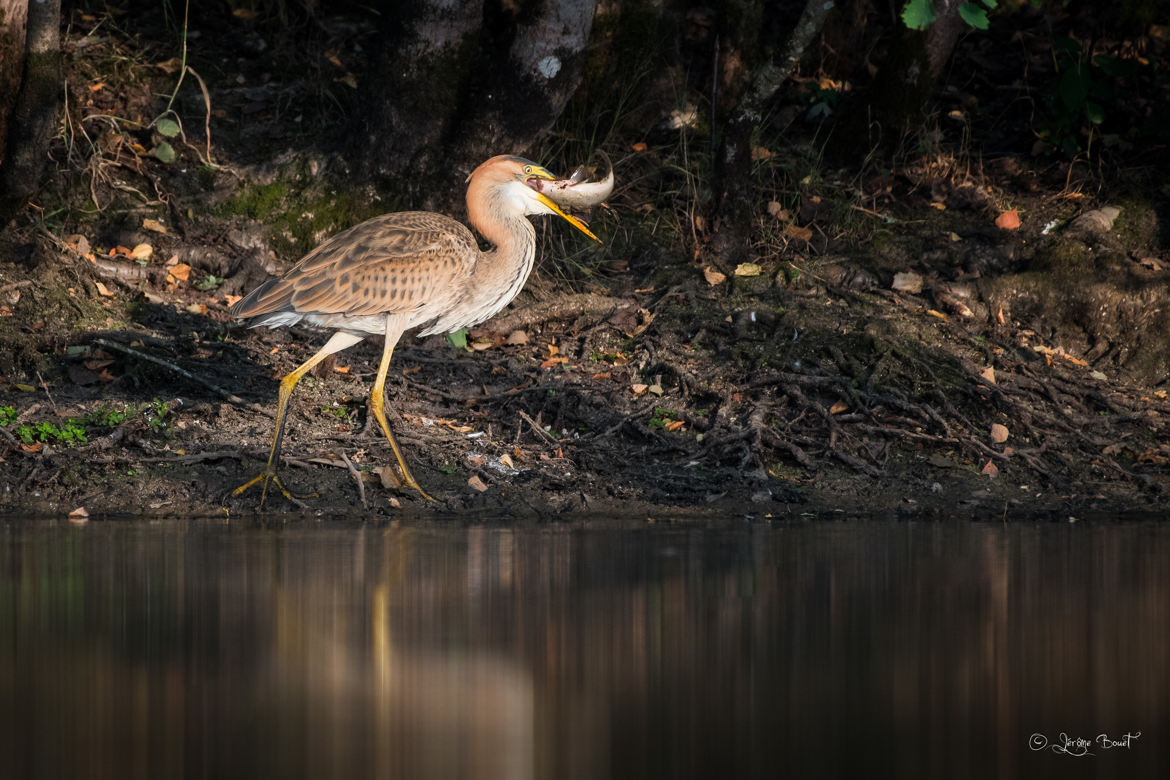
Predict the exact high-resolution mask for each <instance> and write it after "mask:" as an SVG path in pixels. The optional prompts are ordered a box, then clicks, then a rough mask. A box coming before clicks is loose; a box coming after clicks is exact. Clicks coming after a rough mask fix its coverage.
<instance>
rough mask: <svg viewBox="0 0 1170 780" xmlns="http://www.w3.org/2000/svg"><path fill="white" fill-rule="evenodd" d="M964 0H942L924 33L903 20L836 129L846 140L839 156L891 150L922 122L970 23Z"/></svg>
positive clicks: (838, 147)
mask: <svg viewBox="0 0 1170 780" xmlns="http://www.w3.org/2000/svg"><path fill="white" fill-rule="evenodd" d="M960 4H961V0H936V2H935V13H936V14H937V16H936V18H935V20H934V23H932V24H931V25H930V27H928V28H926V30H924V31H919V30H910V29H907V28H906V27H905V26H904V25H902V24H901V23H900V22H899V23H898V27H897V28H896V30H895V31H894V32H893V33H892V34H891V37H892V42H891V44H890V49H889V53H888V54H887V55H886V59H885V61H884V62H883V63H882V64H881V65H880V66H879V68H878V72H877V74H876V75H875V76H874V77H873V81H872V82H871V84H870V86H869V87H868V88H867V89H866V90H864V91H863V92H861V93H860V94H859V95H858V97H857V99H856V100H855V101H854V102H853V103H852V105H851V106H850V107H849V108H848V109H846V113H845V114H844V115H843V116H842V117H841V120H840V121H839V122H838V127H837V129H836V130H835V131H834V133H833V136H834V141H837V140H838V139H840V141H841V142H840V143H833V144H831V145H830V146H831V148H833V149H835V150H836V151H837V153H838V156H842V157H846V158H852V159H854V160H857V159H861V158H863V157H865V155H867V154H868V153H869V152H870V151H871V150H873V149H874V148H877V149H879V150H881V151H883V152H885V153H887V154H888V153H889V152H891V151H893V150H894V149H895V148H896V147H897V145H898V144H899V143H901V142H902V140H903V138H905V137H906V135H907V134H908V133H909V132H911V131H912V130H913V129H914V128H915V127H917V126H918V125H919V124H920V123H921V121H922V119H923V117H924V114H925V113H926V106H927V102H928V101H929V99H930V96H931V94H932V93H933V92H934V87H935V84H937V83H938V79H939V77H940V76H941V75H942V72H943V70H944V68H946V65H947V62H949V61H950V58H951V53H952V52H953V51H954V48H955V43H956V42H958V40H959V35H960V34H961V33H962V32H963V30H964V28H965V26H966V23H965V22H964V21H963V19H962V17H960V16H959V5H960Z"/></svg>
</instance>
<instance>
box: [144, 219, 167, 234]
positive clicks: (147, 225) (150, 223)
mask: <svg viewBox="0 0 1170 780" xmlns="http://www.w3.org/2000/svg"><path fill="white" fill-rule="evenodd" d="M142 227H143V229H145V230H153V231H154V232H155V233H166V232H167V226H166V225H164V224H163V223H161V222H159V221H158V220H157V219H154V218H153V217H147V218H146V219H144V220H142Z"/></svg>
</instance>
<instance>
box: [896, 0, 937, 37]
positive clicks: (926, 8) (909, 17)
mask: <svg viewBox="0 0 1170 780" xmlns="http://www.w3.org/2000/svg"><path fill="white" fill-rule="evenodd" d="M935 18H936V17H935V13H934V3H932V2H931V0H910V2H908V3H906V7H905V8H903V9H902V23H903V24H905V25H906V26H907V27H909V28H910V29H911V30H925V29H926V28H927V27H929V26H930V25H932V24H934V20H935Z"/></svg>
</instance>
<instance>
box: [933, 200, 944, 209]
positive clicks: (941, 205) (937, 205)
mask: <svg viewBox="0 0 1170 780" xmlns="http://www.w3.org/2000/svg"><path fill="white" fill-rule="evenodd" d="M930 207H931V208H932V209H938V210H939V211H946V210H947V204H945V203H939V202H938V201H937V200H932V201H931V202H930Z"/></svg>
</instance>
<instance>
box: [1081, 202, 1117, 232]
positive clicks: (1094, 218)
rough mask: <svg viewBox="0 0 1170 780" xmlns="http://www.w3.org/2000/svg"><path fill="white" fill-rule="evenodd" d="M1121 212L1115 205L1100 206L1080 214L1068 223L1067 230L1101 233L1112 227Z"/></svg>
mask: <svg viewBox="0 0 1170 780" xmlns="http://www.w3.org/2000/svg"><path fill="white" fill-rule="evenodd" d="M1120 214H1121V209H1119V208H1117V207H1116V206H1102V207H1101V208H1099V209H1093V210H1092V211H1087V212H1085V213H1084V214H1081V215H1080V216H1079V217H1077V218H1076V219H1074V220H1073V221H1072V224H1071V225H1069V230H1071V231H1073V232H1078V233H1090V234H1092V235H1101V234H1103V233H1108V232H1109V231H1110V230H1112V229H1113V222H1114V220H1116V219H1117V217H1118V216H1119V215H1120Z"/></svg>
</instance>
